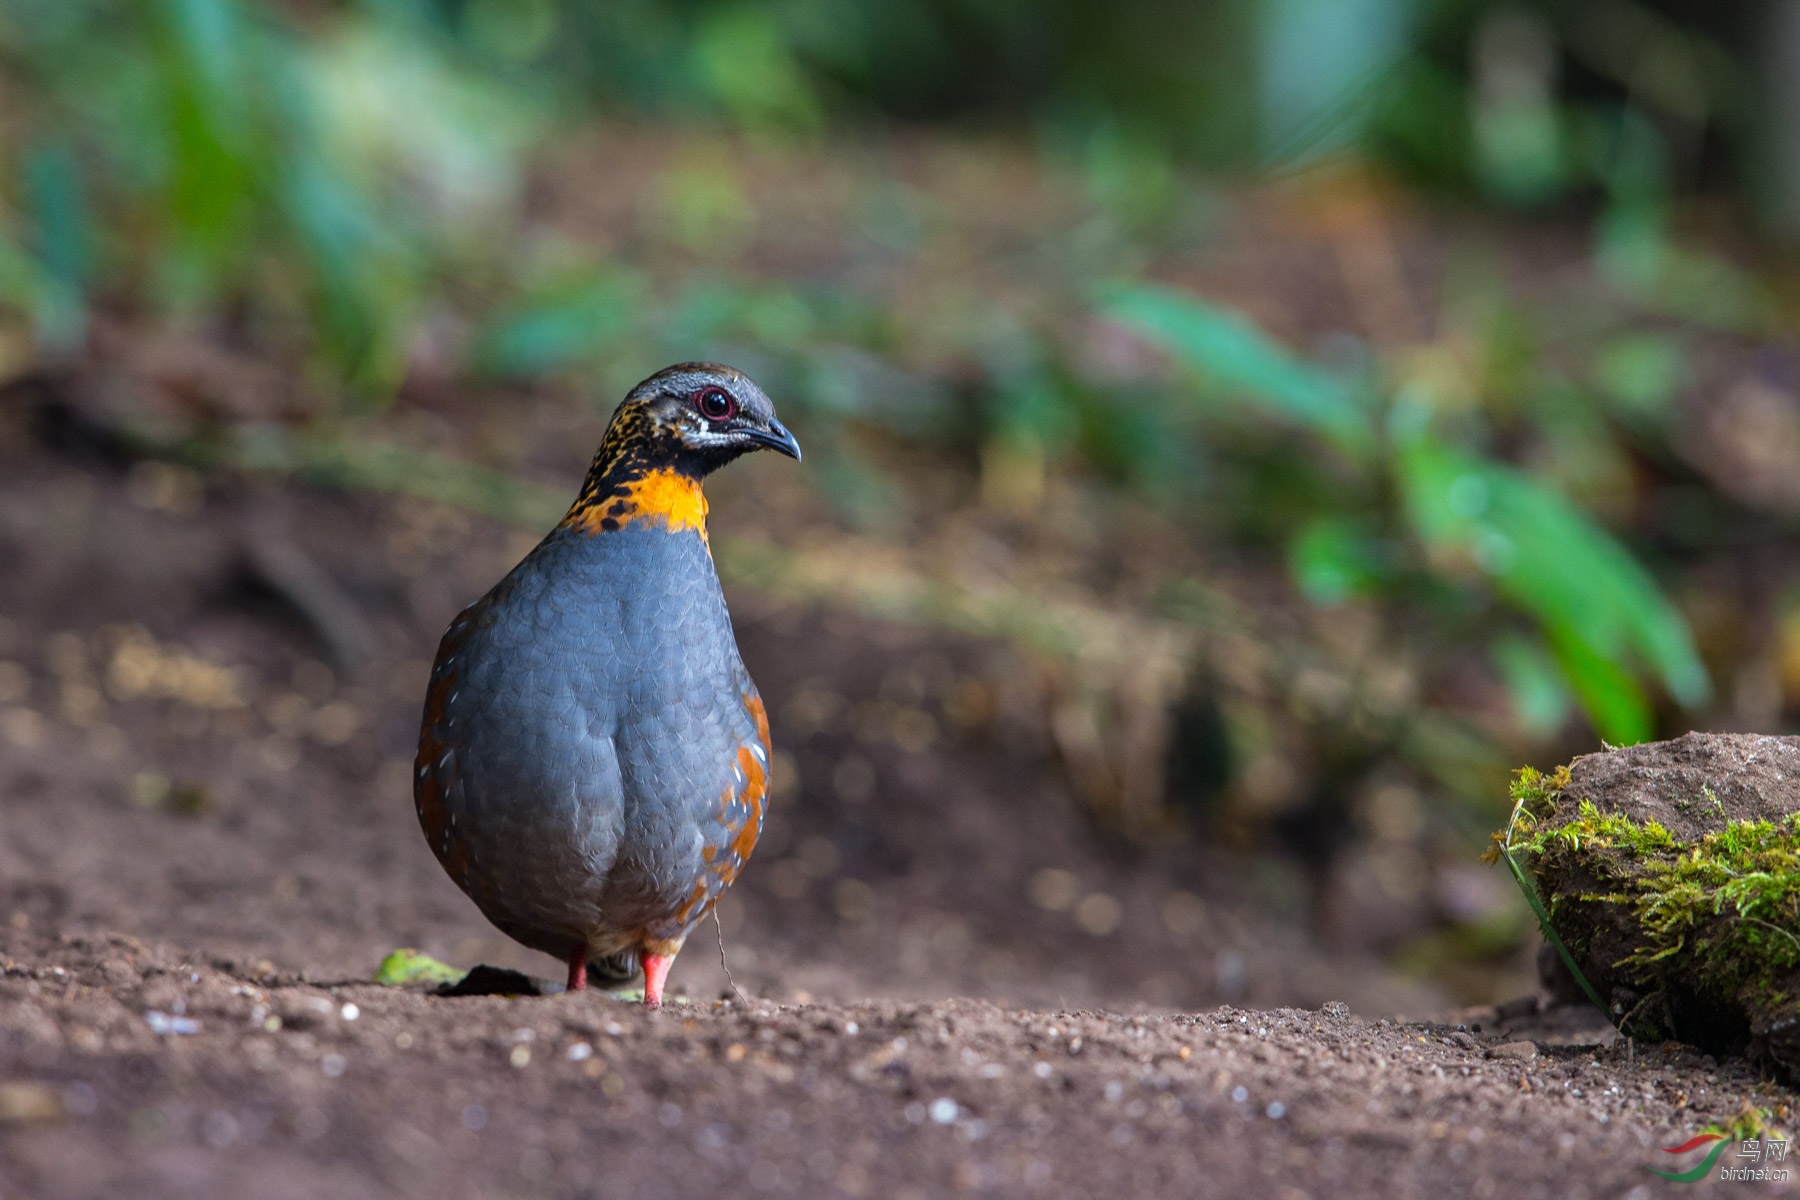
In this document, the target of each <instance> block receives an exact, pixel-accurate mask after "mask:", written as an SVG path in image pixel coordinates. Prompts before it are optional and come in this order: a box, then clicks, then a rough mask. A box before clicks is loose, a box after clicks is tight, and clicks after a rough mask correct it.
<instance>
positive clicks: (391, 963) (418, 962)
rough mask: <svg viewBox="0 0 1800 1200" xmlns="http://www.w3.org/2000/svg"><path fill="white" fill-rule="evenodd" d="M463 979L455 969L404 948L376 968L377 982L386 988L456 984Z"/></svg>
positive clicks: (461, 974) (396, 951)
mask: <svg viewBox="0 0 1800 1200" xmlns="http://www.w3.org/2000/svg"><path fill="white" fill-rule="evenodd" d="M462 977H463V973H462V972H461V971H459V970H457V969H456V968H455V967H452V966H449V965H448V964H446V963H441V962H439V961H438V960H437V959H435V958H432V957H431V956H430V955H428V954H420V953H419V952H418V951H417V950H413V949H411V948H409V947H404V946H403V947H401V948H400V949H398V950H395V951H394V952H393V953H391V954H389V955H388V956H387V957H386V958H384V959H382V960H381V965H380V966H379V967H377V968H375V982H376V983H379V984H381V985H382V986H384V987H399V986H401V985H403V984H408V983H454V982H455V981H456V980H458V979H461V978H462Z"/></svg>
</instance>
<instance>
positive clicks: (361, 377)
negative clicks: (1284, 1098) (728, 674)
mask: <svg viewBox="0 0 1800 1200" xmlns="http://www.w3.org/2000/svg"><path fill="white" fill-rule="evenodd" d="M0 61H3V62H4V64H5V69H4V70H3V71H0V376H4V377H5V378H7V379H10V380H13V381H14V382H15V384H19V383H22V382H30V383H33V384H34V385H35V384H38V383H42V382H44V381H52V382H53V383H55V384H56V386H57V387H59V388H61V389H62V390H63V391H64V392H66V394H68V395H70V396H73V397H75V398H76V400H75V403H76V404H77V407H79V408H80V409H81V411H82V420H84V421H86V422H88V423H90V424H94V425H97V426H100V427H102V428H103V429H104V430H105V431H106V435H107V436H108V437H111V438H114V439H117V440H118V441H119V442H120V443H122V444H124V445H127V446H129V447H130V448H131V452H132V453H133V454H135V455H139V456H143V457H146V458H149V459H153V460H159V461H164V462H167V463H170V464H175V465H177V466H179V467H180V468H181V469H182V470H183V471H187V472H191V473H194V474H197V475H198V476H199V477H201V478H206V477H209V476H211V475H213V474H215V473H231V472H240V473H241V472H251V473H267V474H273V475H284V474H292V475H299V476H303V477H306V478H309V479H312V480H315V481H320V482H324V483H327V484H330V485H334V486H344V487H355V488H378V489H387V490H394V491H405V492H413V493H417V494H420V495H423V496H426V497H428V498H430V499H432V500H435V501H437V502H440V503H445V504H451V505H458V506H462V507H467V508H471V509H476V510H480V511H484V512H487V513H490V514H493V515H498V516H501V517H504V518H507V519H510V520H515V521H517V522H518V523H519V524H520V525H521V526H522V527H524V528H528V529H529V528H537V527H541V526H542V525H543V524H544V522H545V521H546V520H547V519H553V518H554V516H555V515H556V513H557V512H558V511H559V508H560V504H561V503H562V502H563V500H564V499H565V498H566V494H567V493H568V491H569V488H570V485H571V481H570V480H569V479H568V478H564V477H561V476H552V475H550V474H549V473H548V472H545V471H541V470H537V469H536V464H534V462H533V461H532V460H531V457H530V455H529V454H528V453H526V452H525V451H523V450H521V449H520V447H519V444H518V438H517V436H514V435H509V434H508V433H506V432H505V431H504V430H505V425H506V414H507V413H508V412H509V411H511V410H512V407H511V406H514V405H515V404H516V403H517V401H518V398H519V397H521V396H525V395H557V396H565V397H567V398H568V399H569V402H570V403H571V404H572V405H577V406H587V407H593V408H599V409H607V408H610V405H611V404H612V403H613V402H614V401H615V400H616V398H617V397H618V395H620V394H621V392H622V390H623V388H624V387H626V386H628V385H629V384H630V383H631V382H633V381H635V380H636V379H637V378H639V377H641V376H642V375H644V374H646V373H647V372H648V371H650V370H652V369H655V368H656V367H658V366H660V365H662V364H663V363H665V362H667V361H671V360H675V359H689V358H721V359H725V360H728V361H731V362H733V363H736V364H739V365H742V366H743V367H745V368H746V369H747V370H749V371H750V372H751V373H752V374H753V375H755V376H756V377H757V378H758V379H759V380H761V381H762V382H763V383H764V385H765V386H766V387H767V388H768V390H769V391H770V393H771V394H772V395H773V396H774V397H775V398H776V400H777V402H778V404H779V405H780V406H781V408H782V411H783V413H784V415H788V416H791V418H792V423H793V424H794V425H795V426H796V428H797V429H798V430H799V432H800V436H801V438H802V440H803V442H804V443H805V445H806V447H807V451H808V459H807V470H806V472H804V476H805V480H806V483H805V484H804V486H805V487H807V488H809V489H810V491H809V493H808V497H809V498H808V499H807V501H806V502H805V503H806V505H809V507H808V506H803V507H802V508H800V509H795V510H793V511H802V512H804V513H805V514H807V516H806V517H805V519H804V520H800V521H795V522H787V523H784V524H783V526H782V528H779V529H773V530H772V529H767V528H761V527H759V523H758V522H755V521H746V522H744V523H743V525H742V532H741V533H736V534H735V536H733V534H734V532H735V530H736V527H735V526H734V527H733V528H730V529H726V530H725V536H723V537H721V538H719V539H718V542H717V549H718V554H719V558H720V562H721V568H722V570H723V571H724V572H725V574H726V575H727V578H728V579H731V580H734V581H736V582H739V583H744V584H749V585H753V586H757V587H761V588H765V589H768V590H769V591H771V592H774V593H777V594H785V595H790V596H795V597H799V598H802V599H805V600H807V601H808V602H811V603H818V604H823V605H827V606H833V605H835V606H842V607H846V608H854V609H857V610H859V611H864V612H869V613H874V614H876V615H879V616H883V617H888V618H895V619H900V620H906V621H914V622H923V623H929V624H934V625H942V626H946V627H949V628H952V629H957V630H962V631H968V632H974V633H977V634H980V635H983V636H988V637H993V638H998V639H1004V640H1007V641H1010V642H1012V643H1015V644H1016V645H1017V646H1018V647H1019V648H1020V651H1021V652H1022V653H1023V654H1025V655H1026V656H1028V658H1029V660H1030V661H1031V662H1033V663H1034V664H1035V669H1036V670H1039V671H1040V672H1041V673H1042V675H1043V678H1044V679H1045V680H1047V681H1048V682H1047V684H1046V691H1045V695H1046V696H1047V697H1048V699H1047V701H1046V709H1045V713H1044V720H1045V722H1046V727H1047V729H1048V730H1049V736H1050V741H1051V744H1053V745H1054V747H1055V749H1056V752H1057V754H1058V756H1059V758H1060V760H1061V762H1062V763H1063V765H1064V768H1065V769H1066V770H1067V772H1068V774H1069V777H1070V778H1071V780H1072V781H1073V782H1074V784H1075V785H1076V786H1077V787H1078V788H1079V789H1080V791H1081V793H1082V794H1083V795H1084V796H1086V797H1087V798H1088V799H1089V801H1090V802H1091V804H1092V808H1093V812H1094V819H1095V828H1096V830H1097V833H1098V835H1099V836H1104V837H1109V838H1116V839H1121V840H1123V841H1124V842H1125V843H1127V844H1130V843H1133V842H1146V841H1153V840H1155V839H1157V838H1160V837H1164V836H1171V835H1173V834H1174V833H1176V832H1178V831H1180V830H1184V829H1186V830H1199V831H1201V832H1202V833H1203V834H1204V836H1206V837H1208V838H1212V839H1217V840H1222V841H1224V842H1227V843H1229V844H1233V845H1237V846H1241V847H1245V848H1254V849H1257V850H1261V851H1267V852H1269V853H1272V854H1275V855H1279V856H1287V857H1288V858H1289V859H1290V860H1292V861H1297V862H1300V863H1302V864H1305V865H1307V866H1308V867H1309V868H1311V869H1313V870H1314V871H1315V872H1316V873H1320V874H1324V875H1330V876H1332V877H1333V878H1339V877H1341V878H1344V879H1348V880H1349V882H1348V883H1344V884H1343V885H1342V886H1343V887H1347V888H1350V889H1351V890H1354V889H1355V888H1356V887H1357V886H1362V885H1359V884H1358V883H1357V882H1356V881H1357V880H1358V879H1359V878H1366V880H1367V881H1368V882H1367V885H1366V886H1367V887H1368V888H1370V889H1373V891H1374V893H1375V894H1377V895H1378V896H1380V897H1382V903H1383V904H1385V905H1386V906H1387V907H1388V909H1392V910H1395V911H1402V912H1417V913H1423V914H1425V916H1422V917H1419V918H1418V919H1412V918H1407V919H1404V920H1400V921H1399V922H1398V923H1397V924H1396V925H1395V926H1394V929H1395V930H1397V932H1395V933H1394V934H1393V936H1392V937H1391V938H1389V939H1388V941H1387V942H1385V943H1381V938H1382V937H1384V936H1386V935H1381V934H1373V935H1370V936H1371V937H1372V938H1373V939H1374V941H1375V942H1377V943H1381V944H1380V945H1379V947H1378V948H1381V949H1383V950H1384V951H1392V950H1396V949H1400V948H1402V947H1406V948H1408V949H1407V952H1408V953H1423V954H1428V955H1440V954H1451V955H1455V954H1466V955H1470V956H1474V957H1479V956H1481V955H1484V954H1489V955H1491V954H1497V953H1504V952H1505V951H1506V947H1508V946H1511V945H1515V944H1516V939H1517V938H1518V937H1519V936H1520V935H1521V934H1520V931H1521V929H1522V925H1521V922H1520V917H1519V914H1518V912H1517V911H1516V909H1515V908H1514V907H1512V906H1511V905H1510V901H1508V900H1507V899H1506V898H1505V897H1504V888H1503V886H1502V887H1501V891H1500V894H1499V898H1496V897H1495V893H1494V891H1493V890H1492V889H1490V888H1489V887H1488V885H1487V884H1486V883H1484V882H1481V881H1480V880H1479V879H1478V878H1476V877H1473V876H1470V875H1468V874H1466V873H1464V871H1463V868H1462V867H1461V865H1460V864H1462V863H1464V862H1465V861H1466V856H1467V852H1468V848H1469V846H1471V845H1472V844H1473V843H1474V842H1475V841H1476V840H1477V839H1478V838H1479V837H1480V835H1481V834H1482V833H1483V832H1485V830H1486V829H1487V828H1490V827H1492V826H1493V825H1494V824H1495V823H1496V820H1497V814H1498V813H1499V811H1500V808H1501V806H1502V804H1503V800H1504V795H1505V788H1504V777H1505V772H1506V770H1507V769H1508V768H1509V767H1511V766H1513V765H1517V764H1519V763H1521V762H1527V761H1529V762H1535V763H1538V764H1540V765H1544V764H1548V763H1551V762H1553V761H1558V760H1562V759H1566V758H1567V757H1568V756H1570V755H1571V754H1573V753H1578V752H1582V751H1584V750H1587V749H1591V748H1594V747H1596V746H1597V744H1598V741H1599V740H1600V739H1605V740H1606V741H1609V742H1612V743H1623V742H1632V741H1638V740H1643V739H1646V738H1650V737H1654V736H1657V735H1660V734H1670V733H1674V732H1679V731H1681V730H1685V729H1687V728H1690V727H1695V726H1714V727H1730V728H1749V729H1759V730H1766V731H1770V732H1775V731H1778V730H1780V729H1783V728H1787V727H1790V726H1791V725H1792V724H1793V722H1794V719H1795V717H1796V715H1797V714H1800V555H1796V553H1795V548H1796V532H1797V529H1800V527H1797V524H1796V522H1797V520H1800V355H1797V354H1796V350H1795V346H1794V342H1793V335H1794V328H1793V326H1794V307H1793V295H1794V289H1793V280H1794V276H1793V273H1792V270H1791V264H1792V257H1791V245H1792V243H1791V240H1790V239H1791V238H1792V237H1793V235H1794V234H1796V233H1797V232H1800V137H1797V136H1796V135H1795V133H1794V130H1795V129H1797V128H1800V119H1797V118H1800V85H1796V84H1795V83H1794V80H1795V79H1796V78H1800V71H1796V70H1795V67H1796V65H1800V4H1796V3H1794V2H1793V0H1766V2H1764V3H1755V4H1752V3H1746V4H1741V5H1731V6H1718V5H1702V4H1698V3H1688V2H1678V0H1667V2H1662V3H1639V2H1636V0H1596V2H1592V3H1584V4H1580V5H1558V4H1551V3H1548V2H1543V3H1524V2H1507V3H1501V2H1495V0H1219V2H1217V3H1209V4H1177V3H1171V2H1169V0H1114V2H1113V3H1110V4H1106V5H1096V4H1083V3H1075V2H1073V0H1048V2H1039V3H1024V2H1022V0H887V2H885V3H882V4H866V3H855V2H851V0H782V2H775V3H763V4H751V3H746V2H738V0H730V2H716V0H615V2H609V3H599V2H589V3H582V2H579V0H362V2H360V3H357V2H350V0H344V2H338V3H332V2H327V0H291V2H285V3H282V2H276V0H268V2H261V3H259V2H254V0H129V2H128V0H7V2H6V3H5V4H4V5H0ZM453 400H454V401H457V402H458V403H460V404H461V407H457V406H456V404H455V403H452V401H453ZM445 412H455V413H458V414H464V415H465V416H466V415H467V414H468V413H470V412H475V413H478V414H479V413H487V414H490V417H488V418H483V419H467V420H464V419H461V418H459V419H458V421H457V422H449V423H447V422H446V421H443V420H437V419H436V418H435V417H434V414H439V415H441V414H443V413H445ZM450 424H454V425H455V428H449V427H448V426H449V425H450ZM815 464H816V465H815ZM1359 871H1360V872H1361V875H1358V874H1357V872H1359ZM1346 872H1347V874H1344V873H1346ZM1334 873H1336V874H1334ZM1322 894H1324V895H1335V894H1336V893H1332V892H1330V891H1329V890H1327V892H1325V893H1322ZM1434 939H1435V940H1434ZM1420 947H1424V949H1423V950H1421V949H1420ZM1446 947H1448V948H1446Z"/></svg>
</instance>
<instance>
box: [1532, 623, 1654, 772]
mask: <svg viewBox="0 0 1800 1200" xmlns="http://www.w3.org/2000/svg"><path fill="white" fill-rule="evenodd" d="M1550 642H1551V647H1552V649H1553V650H1554V651H1555V653H1556V662H1557V665H1558V666H1560V667H1561V668H1562V671H1563V674H1564V675H1565V676H1567V678H1568V680H1569V685H1570V686H1571V687H1573V688H1574V689H1575V695H1576V697H1577V698H1579V699H1580V701H1581V707H1582V709H1583V710H1584V711H1586V713H1587V715H1588V719H1589V720H1591V721H1592V722H1593V723H1594V728H1595V729H1596V730H1598V731H1599V734H1600V736H1601V737H1602V738H1604V739H1606V740H1607V741H1608V742H1611V743H1612V744H1613V745H1615V746H1633V745H1636V744H1637V743H1639V742H1647V741H1649V740H1650V739H1651V738H1652V737H1653V736H1655V733H1656V721H1655V718H1654V715H1653V714H1652V713H1651V711H1650V705H1649V702H1648V701H1646V700H1645V699H1644V692H1643V689H1642V688H1640V687H1638V685H1637V680H1635V679H1633V678H1632V677H1631V673H1630V672H1628V671H1627V670H1625V668H1624V667H1623V666H1621V665H1620V664H1619V663H1618V662H1616V661H1614V660H1612V659H1610V658H1607V657H1605V656H1603V655H1601V654H1599V653H1597V652H1596V651H1595V650H1594V648H1593V647H1592V646H1589V645H1587V644H1586V643H1585V642H1583V641H1582V640H1581V639H1580V638H1578V637H1575V636H1572V635H1571V634H1570V633H1569V631H1567V630H1560V629H1559V630H1552V631H1551V638H1550Z"/></svg>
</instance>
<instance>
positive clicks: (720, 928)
mask: <svg viewBox="0 0 1800 1200" xmlns="http://www.w3.org/2000/svg"><path fill="white" fill-rule="evenodd" d="M712 912H713V931H714V932H716V933H717V934H718V935H719V966H720V967H721V968H723V969H724V971H725V982H726V983H729V984H730V985H731V990H732V991H734V992H736V993H737V998H738V999H739V1000H740V1001H742V1002H743V1003H745V1004H748V1003H750V997H748V996H746V995H744V989H743V988H741V987H739V986H738V985H737V980H735V979H733V978H732V977H731V968H730V967H729V966H727V965H726V963H725V926H724V924H723V923H722V922H721V921H720V920H719V906H718V904H717V903H714V904H713V910H712Z"/></svg>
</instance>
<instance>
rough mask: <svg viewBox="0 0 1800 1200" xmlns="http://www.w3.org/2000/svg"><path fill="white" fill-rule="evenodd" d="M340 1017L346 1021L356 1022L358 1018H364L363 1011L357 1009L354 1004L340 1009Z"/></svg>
mask: <svg viewBox="0 0 1800 1200" xmlns="http://www.w3.org/2000/svg"><path fill="white" fill-rule="evenodd" d="M338 1016H340V1017H342V1018H344V1020H346V1021H354V1020H356V1018H358V1017H360V1016H362V1009H360V1008H358V1007H356V1005H354V1004H346V1005H344V1007H342V1008H340V1009H338Z"/></svg>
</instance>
